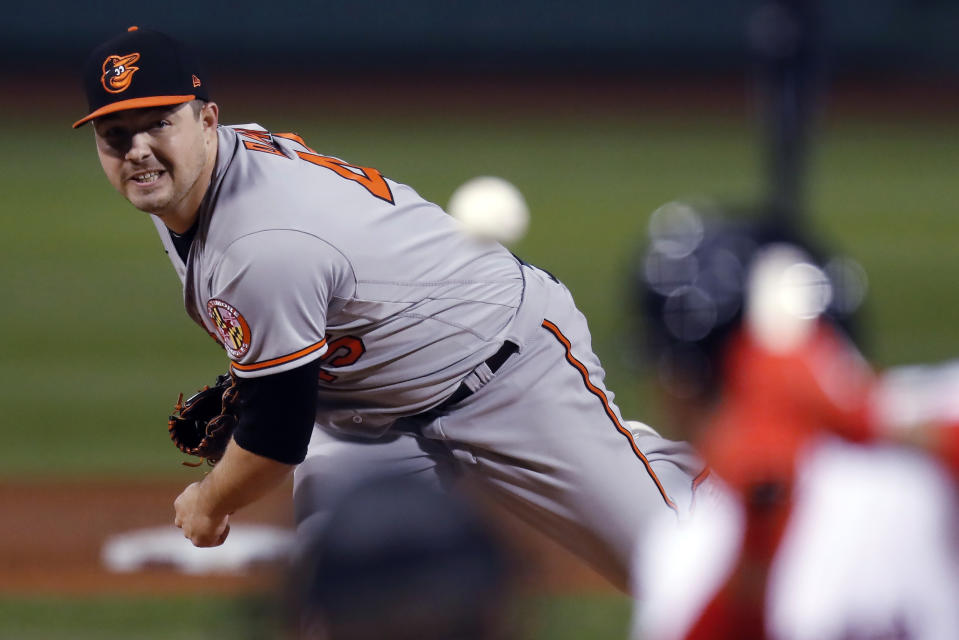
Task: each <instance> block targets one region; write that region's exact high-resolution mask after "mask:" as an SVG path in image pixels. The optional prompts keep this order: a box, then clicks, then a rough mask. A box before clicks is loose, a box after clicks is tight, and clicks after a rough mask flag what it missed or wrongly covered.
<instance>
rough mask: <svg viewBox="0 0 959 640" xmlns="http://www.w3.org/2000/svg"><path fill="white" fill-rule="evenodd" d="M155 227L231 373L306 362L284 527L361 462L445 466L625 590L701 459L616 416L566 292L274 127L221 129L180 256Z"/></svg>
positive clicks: (417, 201)
mask: <svg viewBox="0 0 959 640" xmlns="http://www.w3.org/2000/svg"><path fill="white" fill-rule="evenodd" d="M155 222H156V225H157V229H158V230H159V232H160V237H161V239H162V241H163V243H164V245H165V246H166V248H167V253H168V254H169V256H170V259H171V260H172V261H173V264H174V267H175V268H176V270H177V272H178V273H179V274H180V277H181V278H182V280H183V284H184V298H185V304H186V307H187V310H188V312H189V313H190V315H191V316H192V317H193V318H194V320H196V321H197V322H198V323H200V324H201V325H203V326H204V327H205V328H206V329H207V331H209V332H210V333H211V334H212V335H213V336H214V337H215V338H217V340H218V341H219V342H220V343H221V344H222V345H223V346H224V347H225V348H226V350H227V353H228V354H229V356H230V359H231V361H232V368H233V371H234V372H235V373H236V375H238V376H247V377H252V376H261V375H268V374H271V373H276V372H281V371H284V370H286V369H289V368H293V367H297V366H300V365H302V364H306V363H307V362H309V361H310V360H311V359H315V358H322V370H321V374H320V378H321V379H320V380H318V383H317V389H318V394H319V398H318V399H319V402H318V409H317V416H316V425H315V428H314V432H313V437H312V439H311V441H310V446H309V450H308V452H307V454H306V460H304V462H303V463H301V464H300V465H299V466H298V468H297V469H296V472H295V475H294V501H295V503H296V510H297V518H298V521H299V522H300V523H301V527H303V528H305V529H308V530H309V529H311V528H312V526H313V525H314V524H316V523H322V518H323V515H324V513H325V509H327V508H328V507H329V505H330V503H331V501H332V500H335V499H336V498H337V495H339V491H340V490H341V489H345V488H347V487H348V486H349V484H350V483H351V482H352V481H354V480H355V481H358V479H359V477H361V476H362V475H363V474H366V473H370V472H377V473H381V472H385V471H388V472H390V473H401V474H407V473H409V474H424V473H425V474H433V476H434V477H437V478H441V477H444V476H445V474H446V472H447V471H448V470H449V469H450V468H455V469H456V470H457V471H458V472H462V473H468V474H471V475H473V476H474V477H475V478H477V479H478V480H479V485H480V486H481V487H482V488H483V489H485V490H488V491H489V493H490V494H491V495H492V496H494V497H495V498H497V499H500V500H501V501H502V502H503V504H505V505H506V506H507V507H508V508H510V509H511V510H513V511H514V512H515V513H516V514H517V515H518V516H520V517H523V518H524V519H526V520H527V521H528V522H530V523H531V524H533V525H534V526H536V527H538V528H539V529H540V530H542V531H544V532H545V533H547V534H548V535H551V536H552V537H554V538H556V539H557V540H558V541H560V542H561V543H563V544H565V545H566V546H567V547H568V548H570V549H571V550H573V551H574V552H576V553H578V554H579V555H580V556H581V557H583V558H584V559H586V560H587V561H589V562H590V563H592V564H593V566H595V567H596V568H597V569H599V570H600V571H601V572H603V573H604V574H605V575H606V576H608V577H609V578H610V579H611V580H612V581H613V582H614V583H616V584H618V585H620V586H625V585H626V584H628V581H629V580H628V571H629V567H630V565H631V561H632V552H633V549H634V546H635V542H634V541H635V539H636V536H637V535H638V533H639V532H640V531H641V529H642V527H643V526H644V524H645V523H646V522H647V521H649V520H651V518H652V516H654V515H656V514H658V513H660V512H662V511H666V512H670V513H679V514H682V513H683V512H685V510H686V509H687V508H688V507H689V505H690V504H691V502H692V494H693V489H694V487H695V485H696V484H697V478H702V477H704V476H703V475H702V474H700V472H701V471H702V467H701V465H700V464H699V463H698V462H697V460H696V458H695V456H694V455H692V453H691V451H690V450H689V448H688V447H687V446H686V445H684V444H682V443H674V442H670V441H668V440H664V439H663V438H661V437H659V436H658V435H657V434H656V433H655V432H654V431H652V430H651V429H649V428H648V427H645V426H644V425H641V424H639V423H630V422H627V421H624V420H623V418H622V416H621V415H620V412H619V409H618V408H617V407H616V405H615V403H614V402H613V394H612V393H611V392H609V391H608V390H607V389H606V388H605V387H604V386H603V378H604V372H603V369H602V367H601V365H600V363H599V360H598V358H596V356H595V354H593V352H592V347H591V345H590V335H589V330H588V328H587V326H586V320H585V318H584V317H583V316H582V314H581V313H580V312H579V311H578V310H577V309H576V307H575V305H574V303H573V300H572V297H571V296H570V294H569V291H568V290H567V289H566V288H565V287H564V286H563V285H562V284H561V283H559V282H558V281H557V280H556V279H555V278H553V277H551V276H549V274H547V273H545V272H543V271H541V270H539V269H536V268H535V267H531V266H530V265H527V264H525V263H521V262H520V261H519V260H518V259H517V258H515V257H514V256H513V255H512V254H510V253H509V252H508V251H507V250H506V249H504V248H503V247H501V246H499V245H496V244H493V243H486V242H482V241H479V240H476V239H473V238H471V237H470V236H469V235H468V234H466V233H464V232H463V230H462V229H461V228H460V226H459V223H458V222H457V221H456V220H454V219H453V218H451V217H449V216H448V215H446V213H445V212H444V211H443V210H442V209H440V208H439V207H437V206H436V205H433V204H431V203H429V202H427V201H425V200H423V199H422V198H421V197H420V196H418V195H417V194H416V193H415V192H414V191H413V190H412V189H411V188H409V187H407V186H405V185H402V184H399V183H396V182H394V181H392V180H389V179H387V178H384V177H383V176H382V175H381V174H380V173H379V172H377V171H376V170H374V169H370V168H364V167H357V166H354V165H350V164H348V163H346V162H344V161H342V160H339V159H336V158H331V157H328V156H324V155H321V154H319V153H317V152H315V151H313V150H312V149H310V148H309V147H307V146H306V144H305V143H304V142H303V141H302V140H300V139H299V138H298V137H297V136H294V135H292V134H270V133H268V132H267V131H265V130H264V129H263V128H262V127H259V126H258V125H252V124H251V125H245V126H240V127H221V128H220V130H219V151H218V158H217V163H216V169H215V172H214V176H213V181H212V184H211V187H210V189H209V191H208V193H207V196H206V199H205V200H204V202H203V204H202V205H201V209H200V213H199V218H198V228H197V232H196V237H195V239H194V241H193V243H192V245H191V248H190V254H189V256H188V259H187V261H186V264H184V263H183V261H181V260H180V258H179V257H178V255H177V252H176V250H175V248H174V246H173V244H172V241H171V238H170V235H169V232H168V231H167V229H166V228H165V227H164V226H163V224H162V222H160V221H159V220H155ZM507 342H509V343H512V345H515V347H516V353H515V354H512V355H509V357H508V358H506V359H505V361H497V362H496V363H495V366H494V365H491V364H490V363H491V362H493V361H494V360H496V358H495V357H494V358H492V359H491V356H493V354H497V355H499V354H501V353H502V351H501V347H502V346H504V344H505V343H507ZM504 362H505V363H504ZM494 369H495V371H494ZM462 386H465V387H466V388H468V389H469V391H470V393H469V394H468V395H466V396H465V397H462V396H461V397H460V398H458V401H457V402H456V403H453V404H452V405H451V406H449V407H446V406H445V404H446V403H448V398H449V397H450V396H451V395H452V394H453V393H454V391H456V390H458V389H460V388H462ZM437 405H444V406H443V410H442V411H438V410H437V409H435V408H434V407H436V406H437ZM426 410H430V411H426ZM424 412H425V413H424ZM391 427H393V428H392V429H391ZM356 435H362V436H367V437H366V438H356V437H353V436H356ZM697 474H699V475H697Z"/></svg>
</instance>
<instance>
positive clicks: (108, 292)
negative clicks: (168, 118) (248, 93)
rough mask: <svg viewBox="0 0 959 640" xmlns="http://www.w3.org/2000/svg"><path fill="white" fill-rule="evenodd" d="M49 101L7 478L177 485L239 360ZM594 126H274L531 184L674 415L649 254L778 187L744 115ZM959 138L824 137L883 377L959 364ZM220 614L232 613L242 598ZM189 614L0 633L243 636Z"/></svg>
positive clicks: (31, 179)
mask: <svg viewBox="0 0 959 640" xmlns="http://www.w3.org/2000/svg"><path fill="white" fill-rule="evenodd" d="M71 104H72V103H71ZM49 111H50V113H51V115H50V117H48V116H39V115H37V116H30V115H25V114H23V113H18V114H15V116H12V117H4V118H2V119H0V120H2V122H4V131H3V132H2V134H3V135H2V136H0V145H2V151H3V157H4V158H6V161H5V162H4V164H3V166H2V169H0V194H2V198H3V206H2V210H3V223H4V224H3V233H2V236H0V237H2V240H0V243H2V244H0V248H2V251H0V267H2V273H3V274H4V278H3V313H2V315H0V335H2V336H3V343H2V347H3V348H2V355H0V380H2V385H0V415H2V416H4V419H3V422H2V424H0V437H2V441H3V446H2V447H0V477H16V478H19V479H22V478H25V477H26V478H29V477H41V476H43V477H49V476H51V475H52V476H63V477H69V476H71V475H75V474H96V475H99V476H102V475H104V474H107V475H115V476H117V477H118V478H120V477H123V476H124V475H125V474H130V473H136V474H140V475H147V476H149V475H163V474H172V473H178V472H180V470H181V467H180V466H179V461H180V459H181V456H180V455H179V454H178V453H177V452H176V451H175V450H174V449H173V447H172V446H171V445H170V443H169V439H168V436H167V433H166V427H165V418H166V415H167V413H168V412H169V409H170V406H171V403H172V402H173V401H174V400H175V398H176V394H177V392H178V391H181V390H182V391H190V390H192V388H194V387H196V386H198V385H201V384H203V383H204V382H207V381H208V380H210V379H211V378H212V377H213V376H214V375H215V374H216V373H217V372H220V371H222V370H224V369H225V367H226V364H227V362H226V359H225V356H224V355H223V354H222V352H221V351H220V350H219V349H218V347H216V345H215V344H214V343H213V342H212V341H211V340H210V339H209V337H207V336H206V335H205V334H204V333H203V332H202V331H200V330H198V329H197V328H195V327H194V326H193V325H192V323H191V322H190V321H189V320H188V318H187V317H186V314H185V313H184V311H183V310H182V304H181V303H180V291H179V286H178V282H177V280H176V277H175V275H174V273H173V270H172V269H171V268H170V266H169V263H168V261H167V259H166V257H165V256H164V255H163V252H162V250H161V248H160V245H159V242H158V240H157V238H156V237H155V232H154V230H153V227H152V225H151V224H150V223H149V221H148V220H147V218H146V216H145V214H142V213H139V212H137V211H136V210H134V209H132V208H131V207H130V206H129V205H128V204H126V203H125V202H124V201H122V200H121V198H120V197H119V196H118V195H116V194H115V193H113V192H112V190H111V188H110V187H109V185H108V184H107V182H106V180H105V178H104V177H103V175H102V173H101V171H100V168H99V165H98V163H97V160H96V157H95V153H94V149H93V143H92V139H91V133H90V131H89V130H81V131H79V132H72V131H70V129H69V124H68V123H69V122H72V120H73V119H74V116H75V115H76V114H75V113H73V112H72V111H68V110H66V109H63V110H60V109H58V108H56V107H52V108H51V109H50V110H49ZM698 113H700V114H702V113H705V111H704V110H701V111H699V112H698ZM589 115H590V114H588V113H584V114H580V115H576V116H574V115H569V114H567V115H549V114H546V115H542V116H540V115H536V116H534V115H532V114H529V115H523V114H511V115H509V116H503V117H497V116H496V115H495V114H490V113H476V114H474V115H460V116H457V115H451V114H443V115H439V114H415V115H414V114H406V115H402V114H401V115H393V116H390V115H388V109H387V108H384V109H383V112H382V113H378V114H377V115H376V117H372V118H371V117H370V114H368V113H367V114H365V115H363V116H355V117H344V116H343V114H342V113H340V112H338V113H336V114H328V113H324V112H323V111H322V110H319V109H318V110H317V111H315V112H314V113H313V114H312V117H310V118H309V119H307V118H306V117H305V116H302V115H301V117H298V119H297V120H296V121H295V122H293V121H291V120H290V117H289V114H284V113H263V114H262V115H259V116H257V117H258V120H259V122H261V123H262V124H264V125H265V126H268V127H272V128H275V129H278V130H283V129H294V130H296V131H298V132H299V133H301V134H302V135H303V136H304V137H305V138H306V139H307V141H308V142H310V144H311V146H313V147H314V148H317V149H318V150H320V151H322V152H324V153H329V154H331V155H337V156H340V157H343V158H346V159H348V160H350V161H353V162H356V163H358V164H364V165H368V166H375V167H377V168H378V169H380V170H381V171H382V172H383V173H384V174H386V175H389V176H390V177H392V178H394V179H397V180H399V181H402V182H406V183H408V184H411V185H413V186H414V187H415V188H417V190H418V191H419V192H420V193H421V194H423V195H424V196H425V197H427V198H429V199H431V200H433V201H435V202H438V203H441V204H443V203H445V202H446V200H447V199H448V197H449V195H450V193H451V192H452V190H453V189H454V188H455V187H456V186H457V185H458V184H459V183H460V182H462V181H463V180H465V179H467V178H469V177H471V176H474V175H478V174H495V175H500V176H504V177H506V178H508V179H510V180H512V181H513V182H514V183H516V184H517V185H518V186H519V187H520V188H521V189H522V190H523V192H524V193H525V195H526V197H527V200H528V202H529V204H530V207H531V210H532V216H533V219H532V225H531V228H530V232H529V235H528V236H527V238H526V239H525V240H524V241H523V242H522V243H521V244H520V245H519V246H518V247H517V248H516V251H517V253H519V254H520V255H522V256H523V257H524V258H526V259H527V260H529V261H530V262H533V263H536V264H539V265H541V266H543V267H545V268H547V269H549V270H551V271H552V272H554V273H555V274H556V275H557V276H558V277H560V278H561V279H562V280H563V281H565V282H566V283H567V285H568V286H569V287H570V289H571V290H572V291H573V293H574V295H575V296H576V298H577V299H578V301H579V303H580V307H581V308H582V310H583V311H584V312H585V313H586V315H587V317H588V318H589V319H590V322H591V326H592V331H593V338H594V347H595V349H596V351H597V352H598V353H599V355H600V356H601V358H602V359H603V360H604V362H605V364H606V367H607V370H608V378H607V381H608V384H609V386H610V388H611V389H613V390H614V391H615V392H616V393H617V401H618V402H619V404H620V406H621V407H622V408H623V410H624V413H625V414H626V415H627V416H629V417H635V418H637V419H642V420H645V421H648V422H650V423H652V424H656V423H657V422H658V420H659V415H660V410H659V408H658V407H657V405H656V403H655V400H654V397H653V395H652V393H651V391H650V384H649V380H648V379H647V377H646V376H645V375H644V373H643V372H642V371H641V370H636V369H634V368H633V367H631V366H630V364H629V363H630V358H629V357H628V354H627V353H626V348H625V345H626V344H627V343H628V340H627V334H628V331H629V327H630V322H629V318H628V317H627V315H626V312H627V308H628V298H627V296H628V293H629V291H628V288H627V282H626V276H627V273H628V270H629V266H630V263H631V260H633V259H634V257H635V254H636V251H637V247H638V246H639V245H640V243H641V242H642V238H643V235H644V229H645V223H646V220H647V217H648V216H649V214H650V213H651V212H652V211H653V210H654V209H655V208H657V207H658V206H659V205H661V204H663V203H664V202H667V201H669V200H672V199H676V198H682V197H697V196H706V197H713V198H715V199H717V200H718V201H720V202H726V203H732V204H740V203H748V202H751V201H753V200H754V199H755V198H756V197H757V195H758V194H759V193H760V190H761V188H760V186H761V166H760V160H759V154H758V152H757V146H756V135H755V134H756V131H755V130H754V128H753V126H752V124H751V123H750V122H749V121H748V120H747V119H746V118H745V117H742V118H736V117H703V116H701V115H695V114H682V113H658V114H655V113H646V112H643V111H641V110H639V111H637V112H636V113H635V114H632V115H630V116H627V115H625V114H623V113H619V114H618V115H617V114H604V115H603V116H602V117H588V116H589ZM224 120H225V121H226V122H236V121H242V120H235V119H232V118H231V117H230V115H229V113H226V114H224ZM957 133H959V121H957V120H943V119H938V120H936V121H929V120H927V119H922V118H919V117H916V118H910V117H906V116H900V117H896V118H893V117H891V116H886V117H882V118H880V117H871V116H869V115H868V114H866V115H863V116H861V117H852V116H850V117H848V118H844V119H839V120H833V121H830V122H829V123H828V126H826V127H824V129H823V131H822V133H821V135H820V138H819V141H818V144H817V147H816V152H815V154H814V157H813V167H814V171H813V173H812V175H811V177H810V186H811V191H810V194H809V195H810V209H811V211H813V212H814V213H813V214H812V216H811V219H810V220H809V222H810V224H811V226H812V228H813V229H815V230H816V231H818V232H820V234H821V235H822V236H824V237H825V238H827V239H828V240H829V241H830V242H831V243H832V244H833V245H834V246H837V247H839V248H841V249H843V250H844V251H845V252H847V253H848V254H850V255H851V256H853V257H855V258H857V259H858V260H859V261H860V262H861V263H862V264H863V265H864V266H865V268H866V270H867V272H868V274H869V277H870V285H871V287H870V292H869V298H868V307H867V315H866V320H867V328H868V331H867V334H868V353H869V355H870V357H872V358H873V360H874V361H875V362H876V363H877V364H879V365H882V366H887V365H892V364H899V363H910V362H922V361H938V360H943V359H948V358H953V357H959V331H957V330H956V327H955V319H956V318H959V295H957V294H956V293H955V292H954V290H953V281H954V278H955V277H956V276H957V275H959V265H957V252H956V250H955V248H954V245H955V243H956V241H957V239H959V216H957V215H956V213H955V209H956V206H957V205H956V203H957V202H959V180H957V179H956V168H957V167H959V144H956V142H957ZM209 602H210V603H212V606H214V611H217V612H222V614H223V616H224V617H229V615H228V614H229V607H231V606H233V604H232V603H229V602H222V601H219V600H215V599H213V600H209ZM178 606H179V605H178V604H177V601H175V600H155V601H154V600H147V601H140V600H126V601H124V603H123V606H121V607H118V606H117V605H116V602H115V601H112V600H110V601H106V602H104V601H101V600H97V599H93V600H80V601H77V600H67V601H48V600H44V599H24V600H20V599H16V600H6V601H2V602H0V620H2V621H3V622H2V623H0V638H23V639H32V638H48V639H55V638H68V637H69V638H72V639H75V638H86V637H90V638H93V637H96V638H99V639H104V638H114V637H116V638H121V637H122V638H124V639H127V638H161V637H162V638H167V639H170V638H184V639H187V638H189V639H193V638H208V637H209V638H212V637H222V636H220V635H217V634H215V633H214V632H212V631H210V630H209V629H208V628H205V627H204V626H203V625H201V624H200V622H201V621H202V620H203V619H205V618H204V616H203V613H202V609H197V608H196V607H192V608H188V609H187V612H186V613H185V614H184V618H183V619H182V620H178V619H177V616H175V615H173V613H174V611H177V610H178V609H177V608H176V607H178ZM536 606H542V609H541V610H540V611H541V615H540V618H541V619H542V620H543V622H542V624H541V626H542V629H541V630H540V631H537V633H541V635H539V636H537V637H543V638H576V637H590V638H618V637H622V634H623V632H624V631H623V630H624V629H625V625H626V620H627V619H628V606H627V603H625V602H624V601H620V600H618V599H600V600H599V601H585V600H582V599H575V600H570V601H564V600H559V599H557V600H552V601H549V602H545V603H542V604H541V605H536ZM577 624H586V625H587V626H586V627H579V626H577ZM604 625H605V626H604ZM84 629H90V631H89V633H87V632H86V631H83V630H84ZM584 629H586V630H588V631H584ZM204 634H207V635H204ZM234 637H241V638H242V637H246V636H244V635H242V634H240V635H236V636H234Z"/></svg>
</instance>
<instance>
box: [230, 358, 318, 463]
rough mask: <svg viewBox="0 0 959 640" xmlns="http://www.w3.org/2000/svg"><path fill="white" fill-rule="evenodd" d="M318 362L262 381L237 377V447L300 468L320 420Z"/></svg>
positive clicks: (315, 361)
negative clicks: (318, 418) (315, 421)
mask: <svg viewBox="0 0 959 640" xmlns="http://www.w3.org/2000/svg"><path fill="white" fill-rule="evenodd" d="M319 373H320V359H319V358H317V359H315V360H313V361H312V362H310V363H309V364H305V365H303V366H301V367H297V368H296V369H290V370H289V371H284V372H282V373H274V374H273V375H268V376H261V377H259V378H240V377H239V376H238V377H237V379H236V380H237V383H236V384H237V391H238V403H239V421H238V424H237V427H236V430H235V431H234V432H233V439H234V440H236V443H237V444H238V445H240V446H241V447H243V448H244V449H246V450H247V451H249V452H251V453H255V454H257V455H261V456H263V457H265V458H270V459H271V460H276V461H277V462H282V463H285V464H299V463H301V462H303V459H304V458H306V447H307V445H308V444H309V442H310V436H311V435H312V433H313V421H314V420H315V416H316V382H317V378H318V376H319Z"/></svg>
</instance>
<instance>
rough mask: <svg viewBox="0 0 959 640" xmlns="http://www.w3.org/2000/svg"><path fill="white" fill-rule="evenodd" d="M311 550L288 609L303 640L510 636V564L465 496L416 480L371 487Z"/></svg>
mask: <svg viewBox="0 0 959 640" xmlns="http://www.w3.org/2000/svg"><path fill="white" fill-rule="evenodd" d="M304 548H305V551H304V552H303V553H302V555H301V557H300V559H299V561H298V562H297V566H296V569H295V571H294V576H293V578H294V580H293V592H294V593H293V600H292V604H293V610H292V611H291V612H290V613H291V616H290V623H291V626H292V627H293V629H292V631H293V632H294V635H296V637H298V638H304V639H307V638H308V639H310V640H319V639H323V640H327V639H329V640H367V639H369V640H374V639H375V640H382V639H383V638H391V639H393V640H404V639H407V638H409V639H410V640H412V639H414V638H415V639H417V640H430V639H434V638H435V639H437V640H438V639H440V638H442V639H444V640H458V639H462V640H488V639H493V638H509V637H512V636H511V635H509V625H510V624H511V620H510V611H509V600H510V596H511V594H510V587H511V583H512V570H511V563H510V562H509V559H508V558H507V553H506V551H505V549H504V547H502V546H501V544H500V541H499V540H498V539H497V538H496V537H495V536H494V534H493V533H492V532H491V531H490V530H489V529H488V527H487V524H486V522H485V520H483V519H482V518H481V517H480V515H479V514H478V512H477V511H476V510H475V509H474V507H473V505H472V503H470V502H468V501H466V499H465V498H462V497H461V496H457V495H454V494H450V493H447V492H443V491H440V490H439V489H436V488H434V487H433V486H432V485H426V484H422V483H420V482H418V481H416V480H414V479H410V478H409V477H395V476H391V477H382V478H377V479H373V480H370V481H366V482H363V483H361V484H360V485H359V486H357V487H355V488H354V489H352V490H350V491H347V492H346V493H345V494H344V495H343V496H342V498H341V500H340V501H339V503H338V505H337V506H336V507H335V508H334V509H333V510H332V512H331V515H330V519H329V520H328V522H327V523H326V525H325V526H324V527H321V528H320V530H319V531H318V534H317V535H316V537H315V538H314V539H312V540H309V541H307V543H306V545H305V547H304Z"/></svg>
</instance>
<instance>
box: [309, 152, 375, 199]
mask: <svg viewBox="0 0 959 640" xmlns="http://www.w3.org/2000/svg"><path fill="white" fill-rule="evenodd" d="M296 155H298V156H300V158H302V159H303V160H306V161H307V162H309V163H311V164H315V165H316V166H318V167H325V168H327V169H329V170H330V171H332V172H333V173H335V174H336V175H338V176H340V177H341V178H346V179H347V180H353V181H354V182H357V183H359V184H360V185H362V186H363V187H365V188H366V190H367V191H369V192H370V193H371V194H373V195H374V196H376V197H377V198H379V199H380V200H384V201H386V202H389V203H390V204H394V202H393V192H392V191H390V185H388V184H386V180H384V179H383V174H381V173H380V172H379V171H377V170H376V169H371V168H369V167H357V166H354V165H351V164H347V163H345V162H343V161H342V160H337V159H336V158H331V157H329V156H321V155H319V154H316V153H306V152H304V151H297V152H296Z"/></svg>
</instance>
